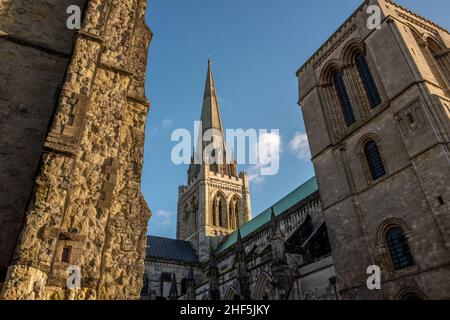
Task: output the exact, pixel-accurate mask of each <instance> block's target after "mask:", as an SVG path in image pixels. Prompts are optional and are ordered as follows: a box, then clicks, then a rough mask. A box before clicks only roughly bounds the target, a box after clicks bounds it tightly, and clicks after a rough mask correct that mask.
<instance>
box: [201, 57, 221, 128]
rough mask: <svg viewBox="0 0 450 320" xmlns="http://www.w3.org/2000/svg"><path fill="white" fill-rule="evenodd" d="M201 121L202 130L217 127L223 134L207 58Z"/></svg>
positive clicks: (214, 87) (214, 86)
mask: <svg viewBox="0 0 450 320" xmlns="http://www.w3.org/2000/svg"><path fill="white" fill-rule="evenodd" d="M201 121H202V125H203V131H205V130H208V129H218V130H220V131H222V134H223V128H222V119H221V118H220V109H219V102H218V101H217V95H216V85H215V83H214V77H213V72H212V62H211V59H209V60H208V71H207V73H206V83H205V92H204V94H203V107H202V115H201Z"/></svg>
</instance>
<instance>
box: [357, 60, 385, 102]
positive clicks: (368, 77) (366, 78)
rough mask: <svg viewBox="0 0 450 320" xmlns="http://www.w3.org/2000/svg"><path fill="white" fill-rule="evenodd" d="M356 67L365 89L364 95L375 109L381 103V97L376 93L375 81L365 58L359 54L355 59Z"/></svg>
mask: <svg viewBox="0 0 450 320" xmlns="http://www.w3.org/2000/svg"><path fill="white" fill-rule="evenodd" d="M355 62H356V66H357V68H358V71H359V75H360V77H361V80H362V82H363V84H364V88H365V89H366V94H367V97H368V99H369V103H370V106H371V107H372V108H375V107H376V106H378V105H379V104H380V103H381V97H380V94H379V92H378V89H377V86H376V84H375V81H374V80H373V77H372V73H370V69H369V66H368V64H367V61H366V56H365V55H364V54H363V53H362V52H359V53H358V54H357V55H356V58H355Z"/></svg>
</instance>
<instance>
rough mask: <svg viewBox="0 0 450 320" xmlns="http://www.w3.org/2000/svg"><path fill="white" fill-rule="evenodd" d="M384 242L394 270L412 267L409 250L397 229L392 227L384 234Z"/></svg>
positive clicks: (401, 231) (401, 233)
mask: <svg viewBox="0 0 450 320" xmlns="http://www.w3.org/2000/svg"><path fill="white" fill-rule="evenodd" d="M386 242H387V245H388V248H389V253H390V255H391V259H392V263H393V264H394V267H395V270H401V269H405V268H408V267H411V266H413V265H414V261H413V258H412V255H411V251H410V250H409V246H408V241H407V240H406V237H405V235H404V233H403V230H402V229H401V228H399V227H393V228H391V229H389V230H388V232H387V233H386Z"/></svg>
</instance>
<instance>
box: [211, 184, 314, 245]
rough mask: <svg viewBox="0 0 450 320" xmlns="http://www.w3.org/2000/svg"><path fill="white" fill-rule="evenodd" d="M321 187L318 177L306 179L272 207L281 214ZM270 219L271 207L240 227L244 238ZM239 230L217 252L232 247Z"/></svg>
mask: <svg viewBox="0 0 450 320" xmlns="http://www.w3.org/2000/svg"><path fill="white" fill-rule="evenodd" d="M318 190H319V188H318V186H317V179H316V177H313V178H311V179H309V180H308V181H306V182H305V183H304V184H302V185H301V186H300V187H298V188H297V189H295V190H294V191H292V192H291V193H289V194H288V195H287V196H285V197H284V198H283V199H281V200H280V201H278V202H277V203H275V204H274V205H273V206H272V207H273V209H274V211H275V215H277V216H279V215H280V214H282V213H283V212H284V211H286V210H287V209H289V208H290V207H292V206H294V205H295V204H296V203H298V202H300V201H302V200H304V199H305V198H307V197H309V196H310V195H312V194H313V193H314V192H316V191H318ZM269 221H270V208H267V209H266V210H264V211H263V212H261V213H260V214H259V215H257V216H256V217H254V218H253V219H252V220H250V221H249V222H247V223H246V224H244V225H243V226H242V227H240V228H239V230H240V231H241V236H242V238H245V237H246V236H248V235H249V234H251V233H252V232H253V231H255V230H257V229H259V228H260V227H262V226H263V225H265V224H266V223H268V222H269ZM237 234H238V232H237V230H236V231H234V232H233V233H231V234H230V235H229V236H228V237H227V238H226V239H225V240H224V241H223V242H222V243H221V244H220V245H219V247H218V248H217V251H216V253H221V252H223V251H225V250H226V249H228V248H230V247H231V246H233V245H234V244H235V243H236V240H237Z"/></svg>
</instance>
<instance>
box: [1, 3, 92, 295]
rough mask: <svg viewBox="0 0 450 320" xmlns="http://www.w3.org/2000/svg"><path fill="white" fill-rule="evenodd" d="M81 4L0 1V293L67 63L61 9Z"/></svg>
mask: <svg viewBox="0 0 450 320" xmlns="http://www.w3.org/2000/svg"><path fill="white" fill-rule="evenodd" d="M85 2H86V1H85V0H75V1H73V0H70V1H69V0H64V1H61V0H59V1H56V0H55V1H27V0H16V1H1V2H0V61H1V62H0V181H2V183H1V186H0V217H1V223H0V237H1V239H0V288H1V283H2V282H3V280H4V278H5V276H6V269H7V266H8V263H9V262H10V259H11V257H12V255H13V251H14V248H15V246H16V243H17V240H18V237H19V234H20V231H21V230H22V226H23V221H24V215H25V211H26V206H27V204H28V201H29V198H30V196H31V193H32V189H33V186H34V182H35V176H36V173H37V170H38V167H39V161H40V159H41V155H42V151H43V143H44V140H45V137H46V134H47V131H48V126H49V124H50V121H51V117H52V115H53V113H54V112H55V108H56V105H57V100H58V94H59V91H60V89H61V86H62V83H63V80H64V74H65V72H66V69H67V67H68V65H69V62H70V55H71V53H72V47H73V35H74V32H73V31H71V30H69V29H67V28H66V27H65V24H66V21H65V19H66V15H65V12H66V8H67V7H68V6H69V5H72V4H75V5H79V6H80V7H81V8H83V6H84V4H85Z"/></svg>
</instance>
